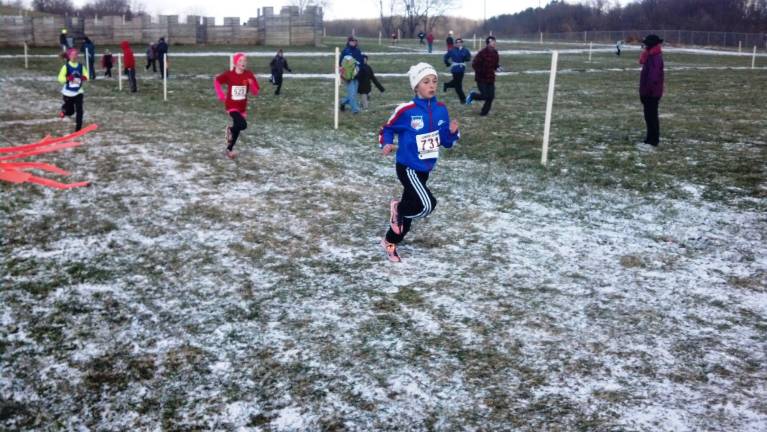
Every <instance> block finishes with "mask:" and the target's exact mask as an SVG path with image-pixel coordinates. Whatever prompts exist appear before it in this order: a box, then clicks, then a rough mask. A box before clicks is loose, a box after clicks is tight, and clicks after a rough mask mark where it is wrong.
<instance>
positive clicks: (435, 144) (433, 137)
mask: <svg viewBox="0 0 767 432" xmlns="http://www.w3.org/2000/svg"><path fill="white" fill-rule="evenodd" d="M415 141H416V145H417V146H418V158H419V159H436V158H438V157H439V131H434V132H429V133H425V134H419V135H416V136H415Z"/></svg>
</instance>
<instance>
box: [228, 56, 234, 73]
mask: <svg viewBox="0 0 767 432" xmlns="http://www.w3.org/2000/svg"><path fill="white" fill-rule="evenodd" d="M232 69H234V55H230V56H229V70H232Z"/></svg>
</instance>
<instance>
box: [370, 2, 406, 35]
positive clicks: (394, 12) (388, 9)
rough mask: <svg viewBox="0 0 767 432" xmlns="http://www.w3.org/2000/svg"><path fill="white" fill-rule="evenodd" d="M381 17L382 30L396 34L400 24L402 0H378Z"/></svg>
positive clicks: (387, 33)
mask: <svg viewBox="0 0 767 432" xmlns="http://www.w3.org/2000/svg"><path fill="white" fill-rule="evenodd" d="M376 3H378V12H379V16H380V19H381V30H382V31H383V32H384V33H385V34H386V35H390V34H394V33H396V31H397V27H399V25H400V17H399V6H400V5H401V3H400V0H376Z"/></svg>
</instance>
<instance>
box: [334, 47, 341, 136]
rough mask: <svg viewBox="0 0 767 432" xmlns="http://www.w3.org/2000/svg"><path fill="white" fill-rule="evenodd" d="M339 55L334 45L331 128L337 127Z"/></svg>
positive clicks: (339, 77)
mask: <svg viewBox="0 0 767 432" xmlns="http://www.w3.org/2000/svg"><path fill="white" fill-rule="evenodd" d="M340 56H341V54H340V53H339V51H338V47H336V57H335V58H336V61H335V63H333V73H334V74H335V77H336V79H335V80H334V83H335V88H336V91H335V99H334V101H333V115H334V123H333V128H334V129H338V87H339V86H340V85H341V83H340V81H341V76H340V75H339V71H338V62H339V57H340Z"/></svg>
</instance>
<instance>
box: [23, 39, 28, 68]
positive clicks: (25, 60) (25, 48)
mask: <svg viewBox="0 0 767 432" xmlns="http://www.w3.org/2000/svg"><path fill="white" fill-rule="evenodd" d="M28 56H29V52H28V48H27V42H26V41H25V42H24V69H29V57H28Z"/></svg>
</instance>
